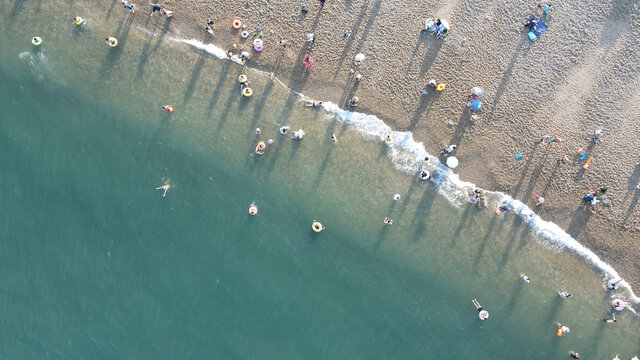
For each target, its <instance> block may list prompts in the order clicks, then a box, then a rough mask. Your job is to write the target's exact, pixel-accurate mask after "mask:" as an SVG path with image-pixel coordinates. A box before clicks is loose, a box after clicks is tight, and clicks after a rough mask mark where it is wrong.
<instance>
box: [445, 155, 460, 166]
mask: <svg viewBox="0 0 640 360" xmlns="http://www.w3.org/2000/svg"><path fill="white" fill-rule="evenodd" d="M447 166H448V167H450V168H452V169H455V168H456V167H458V158H457V157H455V156H452V157H449V158H447Z"/></svg>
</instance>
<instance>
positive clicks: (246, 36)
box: [240, 30, 249, 39]
mask: <svg viewBox="0 0 640 360" xmlns="http://www.w3.org/2000/svg"><path fill="white" fill-rule="evenodd" d="M240 36H242V38H243V39H246V38H248V37H249V32H248V31H247V30H245V31H243V32H242V34H240Z"/></svg>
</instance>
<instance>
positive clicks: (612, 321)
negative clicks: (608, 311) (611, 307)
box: [602, 314, 617, 324]
mask: <svg viewBox="0 0 640 360" xmlns="http://www.w3.org/2000/svg"><path fill="white" fill-rule="evenodd" d="M602 321H604V322H606V323H607V324H610V323H614V322H616V321H617V320H616V314H612V318H611V319H607V318H604V319H602Z"/></svg>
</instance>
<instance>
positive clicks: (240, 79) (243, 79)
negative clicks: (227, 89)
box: [238, 74, 247, 84]
mask: <svg viewBox="0 0 640 360" xmlns="http://www.w3.org/2000/svg"><path fill="white" fill-rule="evenodd" d="M238 81H239V82H240V84H242V83H245V82H247V75H245V74H240V76H238Z"/></svg>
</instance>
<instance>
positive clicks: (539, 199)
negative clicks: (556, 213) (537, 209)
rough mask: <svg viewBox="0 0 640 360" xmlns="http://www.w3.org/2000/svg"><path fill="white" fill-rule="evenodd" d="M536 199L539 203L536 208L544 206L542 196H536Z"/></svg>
mask: <svg viewBox="0 0 640 360" xmlns="http://www.w3.org/2000/svg"><path fill="white" fill-rule="evenodd" d="M536 199H538V203H537V204H536V206H540V205H542V204H544V198H543V197H542V196H541V195H539V194H536Z"/></svg>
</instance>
